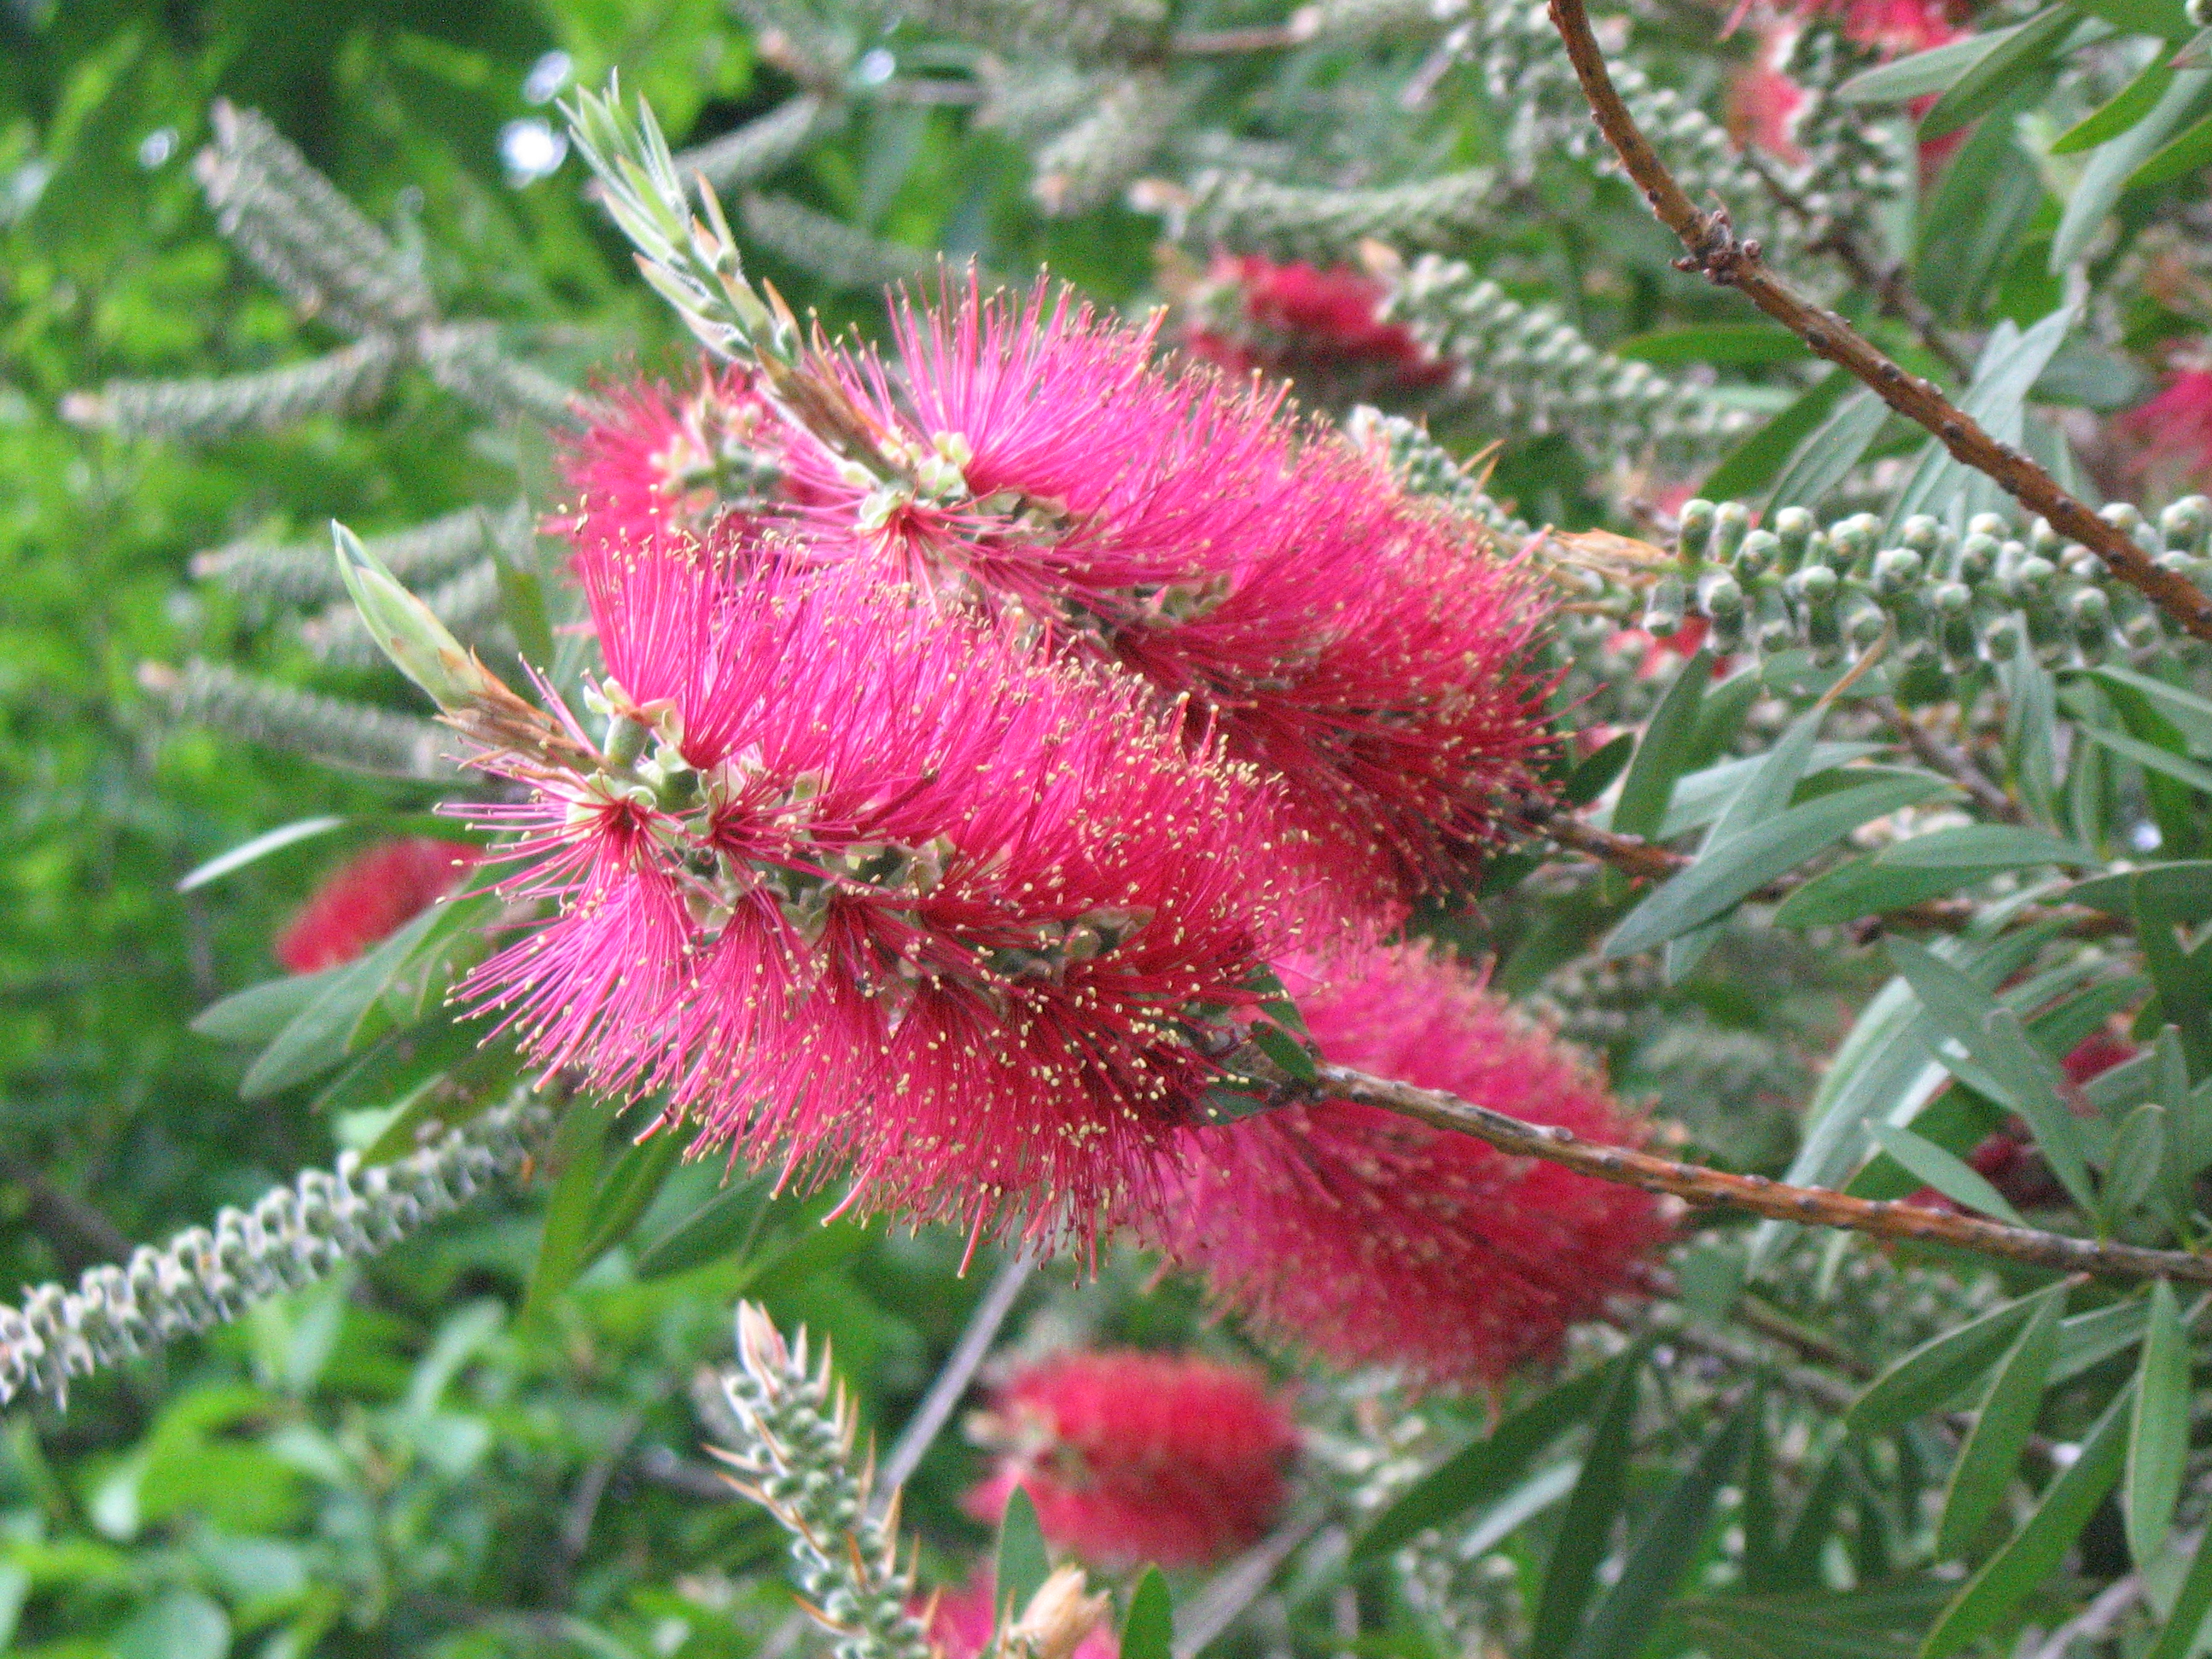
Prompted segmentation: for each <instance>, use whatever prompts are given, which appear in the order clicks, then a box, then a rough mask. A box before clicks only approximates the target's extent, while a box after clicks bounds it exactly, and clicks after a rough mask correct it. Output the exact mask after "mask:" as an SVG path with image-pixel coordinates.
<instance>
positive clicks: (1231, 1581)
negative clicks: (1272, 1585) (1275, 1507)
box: [1175, 1512, 1322, 1659]
mask: <svg viewBox="0 0 2212 1659" xmlns="http://www.w3.org/2000/svg"><path fill="white" fill-rule="evenodd" d="M1321 1522H1322V1517H1321V1516H1320V1515H1318V1514H1316V1513H1311V1512H1308V1513H1304V1514H1298V1515H1293V1516H1291V1518H1290V1519H1289V1520H1287V1521H1285V1522H1283V1524H1282V1525H1281V1526H1279V1527H1278V1528H1275V1530H1274V1531H1273V1532H1271V1533H1269V1534H1267V1536H1266V1537H1265V1538H1262V1539H1261V1541H1259V1542H1258V1543H1256V1544H1255V1545H1253V1546H1252V1547H1251V1548H1250V1549H1249V1550H1247V1551H1245V1552H1244V1553H1243V1554H1242V1555H1240V1556H1238V1557H1237V1559H1235V1560H1234V1561H1231V1563H1230V1564H1229V1565H1227V1566H1225V1567H1224V1568H1223V1569H1222V1570H1221V1571H1219V1572H1218V1573H1216V1574H1215V1575H1214V1576H1213V1577H1212V1578H1210V1579H1208V1580H1206V1583H1205V1584H1204V1585H1203V1586H1202V1587H1200V1589H1199V1591H1198V1593H1197V1594H1196V1595H1193V1596H1192V1597H1191V1598H1190V1600H1189V1601H1187V1602H1185V1603H1184V1604H1183V1607H1182V1611H1181V1612H1180V1613H1178V1614H1177V1616H1176V1635H1175V1659H1193V1656H1194V1655H1195V1654H1197V1653H1199V1652H1200V1651H1201V1650H1203V1649H1205V1648H1206V1646H1207V1645H1208V1644H1211V1643H1212V1641H1213V1639H1214V1638H1216V1637H1218V1636H1219V1635H1220V1634H1221V1632H1224V1631H1225V1630H1227V1629H1228V1628H1229V1627H1230V1626H1231V1625H1233V1624H1235V1623H1236V1622H1237V1618H1238V1616H1239V1615H1240V1614H1242V1613H1243V1611H1244V1609H1245V1608H1247V1607H1250V1606H1251V1605H1252V1603H1253V1602H1254V1601H1255V1600H1256V1599H1257V1598H1258V1596H1259V1595H1260V1592H1261V1590H1264V1589H1267V1584H1268V1581H1269V1580H1271V1579H1273V1577H1274V1576H1275V1573H1276V1571H1277V1570H1278V1569H1279V1568H1280V1567H1281V1565H1283V1563H1284V1562H1285V1561H1287V1560H1289V1559H1290V1558H1291V1553H1293V1552H1294V1551H1296V1550H1297V1547H1298V1546H1299V1545H1301V1544H1303V1543H1304V1542H1305V1541H1306V1540H1307V1539H1309V1538H1310V1537H1312V1536H1313V1535H1314V1534H1315V1532H1316V1530H1318V1529H1319V1528H1320V1526H1321Z"/></svg>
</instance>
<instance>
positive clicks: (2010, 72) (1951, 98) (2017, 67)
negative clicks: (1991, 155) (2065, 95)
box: [1920, 5, 2081, 143]
mask: <svg viewBox="0 0 2212 1659" xmlns="http://www.w3.org/2000/svg"><path fill="white" fill-rule="evenodd" d="M2080 25H2081V18H2080V16H2079V15H2078V14H2076V13H2075V12H2074V11H2073V10H2072V9H2070V8H2069V7H2067V6H2064V5H2056V6H2052V7H2051V8H2050V9H2047V10H2045V11H2040V12H2038V13H2037V14H2036V15H2034V16H2033V17H2031V18H2029V19H2028V20H2027V21H2026V22H2025V23H2021V24H2020V25H2019V26H2017V27H2015V28H2010V29H2007V30H2006V31H2004V34H2005V38H2004V39H2003V40H2002V41H2000V42H1998V44H1997V45H1996V46H1993V47H1992V48H1990V51H1988V52H1984V54H1983V55H1982V56H1981V57H1979V58H1977V59H1975V60H1974V63H1973V64H1972V67H1971V68H1969V69H1968V70H1966V73H1965V74H1964V75H1962V76H1960V77H1959V78H1958V79H1957V80H1956V81H1954V82H1952V83H1951V85H1950V87H1949V88H1948V90H1947V91H1946V92H1945V93H1944V94H1943V95H1942V97H1941V98H1939V99H1937V100H1936V103H1935V106H1934V107H1933V108H1931V109H1929V112H1928V113H1927V114H1925V115H1923V116H1922V117H1921V118H1920V141H1921V142H1922V143H1927V142H1928V140H1929V139H1930V138H1941V137H1942V136H1943V135H1944V134H1945V133H1947V132H1956V131H1958V130H1959V129H1960V127H1963V126H1964V125H1966V123H1967V122H1969V121H1971V120H1972V119H1973V118H1975V117H1976V116H1978V115H1980V114H1982V113H1983V112H1985V111H1987V110H1988V109H1990V107H1991V106H1994V105H1996V103H1997V102H1998V100H2001V99H2002V98H2003V97H2004V95H2005V94H2007V93H2008V92H2009V91H2010V90H2011V89H2012V88H2013V87H2014V85H2015V84H2016V83H2017V82H2018V81H2019V80H2020V79H2021V77H2022V76H2026V75H2027V74H2028V73H2029V72H2030V71H2032V70H2034V69H2035V68H2036V67H2037V66H2038V65H2039V64H2041V63H2042V62H2043V61H2044V60H2045V58H2049V57H2050V56H2051V53H2053V52H2056V51H2057V50H2058V44H2059V42H2060V41H2061V40H2064V39H2065V38H2066V36H2067V35H2068V34H2069V33H2072V32H2073V30H2075V28H2077V27H2080Z"/></svg>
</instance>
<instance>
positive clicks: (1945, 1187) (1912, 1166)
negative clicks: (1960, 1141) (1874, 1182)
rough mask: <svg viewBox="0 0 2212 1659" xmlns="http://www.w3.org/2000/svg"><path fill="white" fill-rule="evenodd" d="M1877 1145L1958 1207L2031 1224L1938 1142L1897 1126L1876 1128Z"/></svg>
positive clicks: (1879, 1125)
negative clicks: (1938, 1144) (1961, 1206)
mask: <svg viewBox="0 0 2212 1659" xmlns="http://www.w3.org/2000/svg"><path fill="white" fill-rule="evenodd" d="M1874 1139H1875V1145H1876V1146H1880V1147H1881V1149H1882V1151H1884V1152H1887V1153H1888V1154H1889V1155H1890V1156H1891V1157H1892V1158H1895V1159H1896V1160H1897V1161H1898V1162H1899V1164H1903V1165H1904V1166H1905V1168H1906V1169H1908V1170H1911V1172H1912V1173H1913V1174H1914V1175H1917V1176H1919V1177H1920V1178H1921V1180H1923V1181H1924V1182H1927V1183H1928V1184H1929V1186H1931V1187H1933V1188H1935V1189H1936V1191H1937V1192H1939V1193H1941V1194H1943V1196H1944V1197H1946V1198H1948V1199H1949V1200H1952V1201H1953V1202H1954V1203H1957V1204H1961V1205H1964V1206H1966V1208H1967V1209H1970V1210H1979V1211H1980V1212H1982V1213H1983V1214H1984V1215H1991V1216H1995V1217H1996V1218H1997V1219H1998V1220H2000V1221H2009V1222H2010V1223H2011V1224H2012V1225H2014V1226H2015V1227H2025V1226H2026V1225H2027V1222H2026V1221H2025V1220H2023V1219H2022V1218H2021V1213H2020V1212H2019V1211H2017V1210H2015V1209H2014V1208H2013V1206H2012V1204H2011V1201H2010V1200H2008V1199H2007V1198H2006V1197H2005V1195H2004V1194H2002V1193H2001V1192H1999V1191H1998V1190H1997V1189H1996V1188H1994V1187H1992V1186H1990V1183H1989V1182H1987V1181H1985V1180H1984V1179H1983V1178H1982V1176H1980V1175H1979V1174H1978V1173H1977V1172H1976V1171H1975V1170H1974V1167H1973V1165H1972V1164H1968V1163H1966V1162H1965V1161H1964V1160H1963V1159H1961V1158H1956V1157H1954V1156H1953V1155H1952V1154H1951V1153H1949V1152H1945V1151H1944V1150H1943V1149H1942V1147H1941V1146H1937V1145H1936V1143H1935V1142H1934V1141H1932V1140H1927V1139H1923V1138H1922V1137H1920V1136H1919V1135H1917V1134H1915V1133H1912V1131H1911V1130H1910V1129H1907V1128H1904V1127H1900V1126H1899V1125H1897V1124H1894V1123H1877V1124H1875V1126H1874Z"/></svg>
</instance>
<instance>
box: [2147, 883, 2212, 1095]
mask: <svg viewBox="0 0 2212 1659" xmlns="http://www.w3.org/2000/svg"><path fill="white" fill-rule="evenodd" d="M2135 921H2136V944H2137V945H2140V946H2141V947H2142V963H2143V969H2144V971H2145V972H2147V973H2148V974H2149V975H2150V979H2151V983H2152V984H2153V985H2154V986H2156V987H2158V1011H2159V1017H2160V1018H2161V1019H2163V1020H2166V1021H2168V1022H2171V1023H2172V1025H2173V1027H2174V1030H2175V1032H2176V1034H2177V1035H2178V1036H2179V1039H2180V1042H2181V1050H2182V1053H2183V1054H2184V1055H2185V1057H2186V1058H2187V1060H2188V1061H2189V1070H2190V1073H2191V1075H2192V1076H2196V1075H2203V1074H2205V1073H2212V940H2207V941H2205V942H2204V943H2203V944H2200V945H2197V948H2196V949H2195V950H2194V951H2184V950H2183V949H2182V946H2181V944H2180V941H2179V939H2177V938H2176V936H2175V931H2174V930H2175V929H2176V927H2179V926H2180V924H2179V923H2178V922H2177V921H2175V920H2174V915H2173V912H2172V910H2171V909H2169V908H2167V907H2166V905H2165V904H2164V903H2162V902H2160V900H2159V898H2158V897H2157V896H2155V895H2154V893H2153V892H2152V891H2151V890H2150V889H2149V888H2148V886H2145V887H2141V888H2138V889H2137V890H2136V904H2135Z"/></svg>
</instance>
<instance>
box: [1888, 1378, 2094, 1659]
mask: <svg viewBox="0 0 2212 1659" xmlns="http://www.w3.org/2000/svg"><path fill="white" fill-rule="evenodd" d="M2134 1397H2135V1385H2134V1384H2133V1383H2130V1384H2129V1385H2128V1387H2126V1388H2125V1389H2122V1390H2121V1391H2120V1393H2119V1395H2118V1396H2117V1397H2116V1398H2115V1399H2114V1400H2113V1401H2112V1404H2111V1405H2110V1406H2108V1407H2106V1408H2105V1413H2104V1415H2103V1416H2101V1417H2100V1418H2099V1419H2097V1423H2096V1426H2095V1427H2093V1428H2092V1429H2091V1430H2090V1431H2089V1432H2088V1434H2087V1436H2086V1437H2084V1438H2083V1440H2082V1442H2081V1453H2080V1455H2077V1456H2076V1457H2075V1459H2074V1461H2073V1462H2071V1463H2069V1464H2068V1465H2067V1466H2066V1467H2065V1468H2063V1469H2062V1470H2060V1471H2059V1472H2058V1474H2057V1475H2056V1476H2055V1477H2054V1478H2053V1479H2052V1480H2051V1485H2050V1486H2047V1487H2046V1488H2045V1490H2044V1493H2043V1497H2042V1499H2041V1501H2040V1502H2039V1503H2038V1504H2036V1506H2035V1512H2034V1513H2033V1515H2031V1516H2028V1518H2027V1523H2026V1524H2025V1525H2023V1526H2022V1527H2021V1529H2020V1530H2019V1531H2018V1532H2017V1533H2015V1534H2013V1536H2012V1539H2011V1541H2009V1542H2008V1543H2007V1544H2006V1545H2005V1547H2003V1548H2002V1549H2001V1550H1999V1551H1998V1552H1997V1553H1996V1554H1995V1555H1994V1556H1992V1557H1990V1559H1989V1561H1988V1562H1987V1563H1985V1564H1984V1566H1983V1567H1982V1570H1981V1571H1979V1572H1978V1573H1976V1574H1975V1575H1974V1576H1973V1577H1972V1578H1970V1579H1968V1580H1967V1581H1966V1588H1965V1589H1962V1590H1960V1592H1959V1594H1958V1595H1957V1597H1956V1598H1955V1599H1954V1601H1952V1603H1951V1605H1950V1606H1949V1607H1947V1608H1945V1609H1944V1611H1943V1616H1942V1619H1941V1620H1937V1622H1936V1628H1935V1629H1934V1630H1932V1631H1930V1632H1929V1633H1928V1638H1927V1640H1926V1641H1924V1642H1923V1643H1922V1644H1921V1648H1920V1654H1921V1659H1943V1656H1945V1655H1946V1654H1952V1653H1956V1652H1957V1651H1958V1650H1960V1649H1961V1648H1963V1647H1965V1646H1966V1644H1968V1643H1970V1642H1972V1641H1973V1640H1975V1639H1976V1638H1978V1637H1982V1636H1985V1635H1987V1634H1988V1633H1989V1632H1990V1631H1992V1630H1994V1629H1996V1627H1997V1626H1999V1625H2000V1624H2002V1622H2003V1621H2004V1620H2005V1619H2006V1618H2007V1616H2008V1615H2009V1614H2010V1613H2011V1612H2012V1611H2013V1609H2014V1608H2015V1607H2018V1606H2019V1605H2020V1604H2021V1601H2024V1600H2025V1599H2026V1598H2027V1595H2029V1593H2030V1592H2032V1591H2033V1590H2034V1589H2037V1588H2039V1586H2040V1585H2042V1584H2043V1583H2045V1582H2046V1581H2047V1580H2048V1579H2049V1578H2050V1577H2051V1574H2052V1573H2053V1572H2054V1571H2057V1567H2058V1564H2059V1563H2060V1562H2061V1561H2062V1560H2063V1559H2065V1555H2066V1552H2067V1551H2068V1549H2069V1548H2070V1547H2072V1546H2073V1543H2074V1541H2075V1539H2076V1538H2078V1537H2080V1536H2081V1528H2083V1527H2084V1526H2086V1525H2087V1523H2088V1520H2089V1516H2090V1513H2091V1511H2093V1510H2095V1508H2096V1507H2097V1505H2098V1504H2100V1503H2101V1502H2103V1501H2104V1497H2105V1494H2106V1492H2110V1491H2111V1490H2112V1483H2113V1482H2114V1481H2116V1480H2118V1479H2119V1478H2120V1465H2121V1462H2122V1461H2123V1459H2124V1455H2125V1454H2126V1451H2127V1430H2128V1408H2129V1406H2130V1402H2131V1401H2133V1399H2134Z"/></svg>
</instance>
